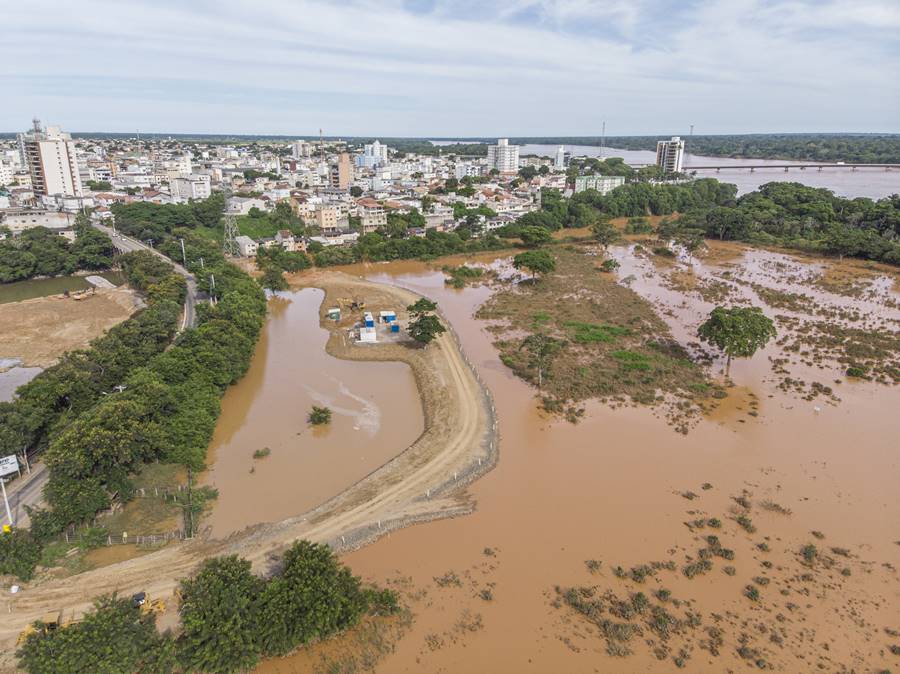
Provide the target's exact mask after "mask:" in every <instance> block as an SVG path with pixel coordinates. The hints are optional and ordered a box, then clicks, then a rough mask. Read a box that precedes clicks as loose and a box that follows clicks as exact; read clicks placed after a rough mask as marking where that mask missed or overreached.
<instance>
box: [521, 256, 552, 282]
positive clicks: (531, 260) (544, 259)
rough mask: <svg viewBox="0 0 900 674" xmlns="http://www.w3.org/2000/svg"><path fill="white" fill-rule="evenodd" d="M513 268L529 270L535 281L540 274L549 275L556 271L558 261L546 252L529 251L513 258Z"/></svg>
mask: <svg viewBox="0 0 900 674" xmlns="http://www.w3.org/2000/svg"><path fill="white" fill-rule="evenodd" d="M513 267H515V268H516V269H527V270H528V271H530V272H531V278H532V280H534V279H535V278H536V277H537V275H538V274H549V273H550V272H552V271H553V270H555V269H556V261H555V260H554V259H553V256H552V255H551V254H550V253H549V252H547V251H546V250H528V251H525V252H524V253H519V254H518V255H516V256H515V257H514V258H513Z"/></svg>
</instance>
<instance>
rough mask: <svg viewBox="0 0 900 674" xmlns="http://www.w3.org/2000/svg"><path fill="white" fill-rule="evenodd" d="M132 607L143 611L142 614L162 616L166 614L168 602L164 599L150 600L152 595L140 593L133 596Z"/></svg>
mask: <svg viewBox="0 0 900 674" xmlns="http://www.w3.org/2000/svg"><path fill="white" fill-rule="evenodd" d="M131 605H132V606H134V608H139V609H141V613H143V614H147V613H152V614H154V615H160V614H162V613H165V612H166V602H164V601H163V600H162V599H153V600H151V599H150V595H149V594H147V593H146V592H138V593H137V594H134V595H132V596H131Z"/></svg>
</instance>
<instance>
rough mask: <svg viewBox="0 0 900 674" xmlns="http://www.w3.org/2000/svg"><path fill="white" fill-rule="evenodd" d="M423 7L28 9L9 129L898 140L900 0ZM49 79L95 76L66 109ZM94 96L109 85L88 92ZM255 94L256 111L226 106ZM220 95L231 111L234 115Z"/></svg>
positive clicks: (225, 2)
mask: <svg viewBox="0 0 900 674" xmlns="http://www.w3.org/2000/svg"><path fill="white" fill-rule="evenodd" d="M419 9H420V11H415V12H413V11H408V10H407V8H406V6H405V5H404V3H403V2H400V0H382V1H380V2H376V1H374V0H360V1H358V2H356V3H352V4H350V5H348V4H345V3H332V2H324V1H305V2H287V1H277V0H257V1H256V2H254V3H252V4H249V3H244V2H240V1H239V0H221V1H220V2H216V3H212V2H210V3H183V2H174V1H172V2H159V1H157V2H145V3H135V2H127V3H126V2H111V1H109V0H81V1H80V2H79V3H63V2H61V1H54V0H32V1H31V2H30V3H28V5H27V6H26V5H25V4H22V3H19V4H18V5H15V6H13V7H10V8H7V9H6V10H5V11H6V16H5V21H4V23H3V25H2V26H0V62H2V63H4V64H6V65H5V66H4V68H5V69H4V71H2V72H0V83H2V85H3V86H4V87H5V95H4V99H5V105H4V106H2V108H0V128H6V129H9V130H14V129H17V128H20V127H22V126H24V125H25V124H26V123H27V121H26V120H28V119H30V117H31V115H32V114H35V113H37V114H40V115H42V116H43V117H45V118H47V119H51V118H52V119H53V120H55V121H57V122H59V123H60V124H63V125H65V126H66V127H68V128H72V129H129V130H130V129H133V128H135V127H140V128H143V129H145V130H147V131H149V130H158V131H203V130H209V131H222V132H225V131H233V132H263V133H269V132H271V133H276V132H281V133H311V132H312V131H311V130H314V129H317V128H319V126H323V127H325V128H326V129H328V131H329V132H331V133H344V134H366V133H372V134H376V133H377V134H391V135H427V134H440V135H454V134H456V135H491V134H500V133H508V134H510V135H525V134H586V133H596V132H597V127H598V126H599V121H600V119H601V118H602V117H605V118H606V119H607V120H608V122H609V123H608V129H609V130H611V132H612V133H640V132H646V133H652V132H667V131H675V130H683V129H685V128H686V126H687V125H688V124H689V123H695V124H696V125H697V130H698V132H699V131H700V130H701V129H702V130H703V131H707V132H727V131H741V130H743V131H748V132H749V131H764V130H794V131H800V130H888V131H890V130H893V131H898V130H900V129H898V128H897V118H896V115H894V114H893V112H892V111H893V110H896V108H897V106H898V103H900V93H898V87H897V86H896V83H895V82H894V79H895V76H896V73H897V72H900V53H898V52H900V50H898V47H897V44H896V41H895V40H894V38H893V34H892V33H891V32H890V29H893V28H896V27H897V26H898V25H900V9H898V6H897V5H896V3H894V2H887V1H879V0H861V2H859V3H856V2H853V1H852V0H845V1H838V0H830V1H828V2H817V3H808V2H799V1H793V0H791V1H786V2H767V1H764V0H705V1H698V2H694V3H692V4H689V5H684V4H683V3H681V2H678V1H677V0H633V1H631V2H626V1H624V0H611V1H609V2H599V1H598V2H595V1H591V0H498V1H496V2H481V3H475V2H469V1H468V0H467V1H464V2H450V1H449V0H437V1H436V2H435V3H434V4H433V5H432V6H424V7H420V8H419ZM11 64H13V65H11ZM48 77H52V78H54V81H56V80H60V79H62V80H64V81H65V80H66V78H77V79H72V80H71V82H72V83H73V84H72V85H70V86H65V87H60V91H61V93H59V94H57V95H54V93H53V91H52V88H50V87H48V86H47V85H46V78H48ZM32 78H33V79H32ZM105 78H111V79H109V80H106V79H105ZM123 78H127V79H128V80H132V81H134V82H135V83H136V86H133V87H129V88H128V91H129V93H128V99H127V100H122V94H121V91H122V89H121V86H115V87H114V86H109V88H108V90H109V92H110V95H108V96H107V95H106V94H105V93H104V92H105V90H104V82H105V81H108V82H110V83H112V82H116V83H118V84H121V82H122V80H123ZM179 80H180V81H181V83H180V84H179V83H178V81H179ZM144 81H146V83H147V84H148V88H150V87H152V89H153V90H152V91H148V92H147V93H146V94H142V93H141V86H140V84H141V82H144ZM41 82H44V84H43V85H42V86H39V83H41ZM78 82H91V85H90V88H89V90H90V94H89V95H88V94H86V93H79V92H78V91H77V86H75V85H77V83H78ZM241 88H245V89H246V90H247V91H246V95H245V96H243V98H242V99H241V103H240V105H238V104H236V103H234V99H233V97H232V96H228V95H224V94H230V93H231V92H233V91H235V90H239V89H241ZM48 89H49V90H48ZM73 89H76V91H73ZM85 89H87V87H85ZM116 91H118V92H119V94H118V96H117V95H116V94H115V93H114V92H116ZM62 92H64V93H62ZM217 92H218V93H217ZM166 96H169V97H170V98H171V100H166ZM217 96H222V97H223V98H224V99H225V100H226V101H231V104H223V105H218V106H217V105H216V100H215V99H216V97H217ZM356 97H358V103H355V101H356V100H357V98H356ZM379 97H383V98H384V100H383V101H381V100H380V99H379ZM291 101H294V103H291ZM397 101H403V103H402V104H399V103H398V102H397ZM113 113H114V115H113Z"/></svg>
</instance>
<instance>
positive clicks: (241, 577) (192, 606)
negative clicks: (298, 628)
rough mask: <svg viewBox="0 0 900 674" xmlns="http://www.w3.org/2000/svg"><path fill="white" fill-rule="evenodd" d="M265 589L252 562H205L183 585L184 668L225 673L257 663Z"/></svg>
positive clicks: (181, 640)
mask: <svg viewBox="0 0 900 674" xmlns="http://www.w3.org/2000/svg"><path fill="white" fill-rule="evenodd" d="M263 587H264V582H263V580H262V579H260V578H257V577H256V576H254V575H253V573H251V571H250V562H248V561H247V560H246V559H241V558H239V557H238V556H237V555H231V556H228V557H218V558H215V559H210V560H207V561H206V562H205V563H204V564H203V566H201V567H200V571H199V572H198V573H197V574H196V575H195V576H194V577H193V578H191V579H189V580H184V581H182V582H181V607H180V609H179V610H180V613H181V624H182V633H181V636H180V638H179V640H178V651H179V659H180V660H181V662H182V664H183V666H184V667H185V669H187V670H190V671H200V672H216V673H218V672H223V673H225V672H234V671H238V670H244V669H251V668H252V667H253V666H254V665H255V664H256V663H257V661H258V659H259V654H260V644H259V633H260V632H259V628H260V626H259V597H260V594H261V593H262V591H263Z"/></svg>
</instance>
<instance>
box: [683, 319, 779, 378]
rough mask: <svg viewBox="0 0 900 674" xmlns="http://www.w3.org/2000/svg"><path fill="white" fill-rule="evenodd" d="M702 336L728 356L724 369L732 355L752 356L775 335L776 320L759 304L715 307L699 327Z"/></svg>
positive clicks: (740, 356)
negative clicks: (727, 307) (756, 305)
mask: <svg viewBox="0 0 900 674" xmlns="http://www.w3.org/2000/svg"><path fill="white" fill-rule="evenodd" d="M697 335H698V336H699V337H700V339H701V340H703V341H704V342H706V343H708V344H712V345H713V346H715V347H717V348H719V349H720V350H721V351H723V352H724V353H725V355H726V356H727V361H726V364H725V373H726V374H728V371H729V370H730V368H731V359H732V358H749V357H751V356H752V355H753V354H754V353H756V352H757V350H758V349H760V348H762V347H764V346H765V345H766V344H767V343H768V342H769V340H770V339H772V338H773V337H775V335H776V330H775V324H774V323H773V322H772V319H771V318H769V317H768V316H766V315H765V314H763V312H762V309H759V308H758V307H731V308H729V309H726V308H725V307H716V308H715V309H713V310H712V312H710V314H709V318H708V319H706V322H704V323H703V324H702V325H701V326H700V327H699V328H698V330H697Z"/></svg>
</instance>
